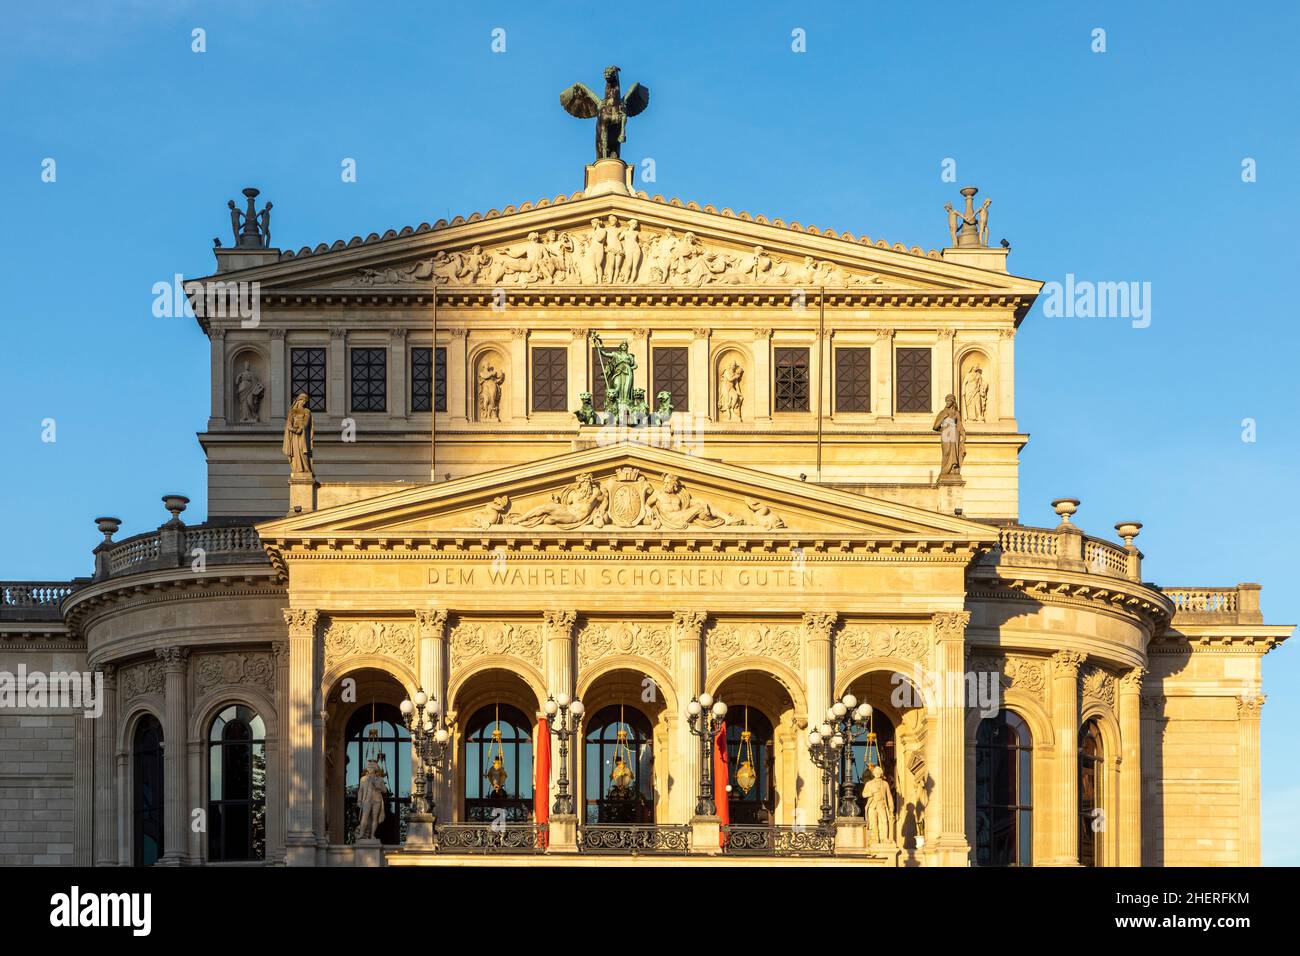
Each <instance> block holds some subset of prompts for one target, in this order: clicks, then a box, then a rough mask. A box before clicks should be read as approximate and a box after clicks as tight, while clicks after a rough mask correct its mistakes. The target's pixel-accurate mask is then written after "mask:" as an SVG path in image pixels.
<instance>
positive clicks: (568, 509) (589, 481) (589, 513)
mask: <svg viewBox="0 0 1300 956" xmlns="http://www.w3.org/2000/svg"><path fill="white" fill-rule="evenodd" d="M604 505H605V492H604V491H602V490H601V488H600V486H599V485H597V484H596V481H595V479H594V478H593V477H592V476H591V475H590V474H589V473H587V472H584V473H583V474H581V475H578V477H577V479H576V480H575V481H574V483H573V484H572V485H570V486H569V487H568V488H565V489H564V491H562V492H559V493H558V494H554V495H552V496H551V500H550V501H548V502H546V503H545V504H540V505H538V506H537V507H535V508H530V509H529V510H528V511H526V512H524V513H523V514H517V513H514V512H512V513H511V514H510V516H509V520H510V523H511V524H517V525H521V526H523V527H525V528H535V527H537V526H538V525H547V526H551V527H557V528H561V529H562V530H565V531H572V530H574V529H575V528H578V527H581V526H582V525H584V524H586V523H587V522H588V521H591V522H592V523H593V524H595V525H596V526H597V527H600V526H601V525H603V524H604V520H603V512H604Z"/></svg>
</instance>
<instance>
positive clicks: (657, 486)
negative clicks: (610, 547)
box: [470, 467, 785, 531]
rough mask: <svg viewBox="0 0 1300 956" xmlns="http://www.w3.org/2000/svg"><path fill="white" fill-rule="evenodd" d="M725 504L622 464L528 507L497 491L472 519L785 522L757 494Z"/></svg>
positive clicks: (670, 478) (673, 527)
mask: <svg viewBox="0 0 1300 956" xmlns="http://www.w3.org/2000/svg"><path fill="white" fill-rule="evenodd" d="M728 509H730V510H724V509H723V508H722V507H721V506H720V505H718V504H717V503H715V502H711V501H708V500H707V499H705V498H703V497H696V496H694V495H692V494H691V492H690V491H689V490H688V489H687V488H686V487H685V485H684V484H683V482H682V480H681V478H679V477H678V476H677V475H675V474H673V473H672V472H665V473H664V474H663V475H661V476H660V478H659V480H658V482H657V483H656V482H653V481H651V479H650V478H648V477H647V476H646V475H644V474H643V473H642V472H641V470H640V469H638V468H631V467H625V468H619V469H618V470H617V471H616V472H614V474H613V475H611V476H610V477H609V478H607V479H606V480H605V481H604V482H603V483H601V482H598V481H597V480H596V477H595V476H594V475H592V474H591V473H589V472H584V473H582V474H580V475H578V476H577V478H576V479H575V480H574V482H573V484H571V485H568V486H566V487H565V488H563V489H562V490H561V491H558V492H556V493H554V494H552V495H551V497H550V500H548V501H543V502H541V503H539V504H535V505H531V506H528V507H522V506H521V507H520V508H517V509H516V508H512V507H511V502H510V499H509V497H508V496H505V495H501V496H498V497H496V498H494V499H493V500H492V501H491V502H489V503H488V504H486V505H484V506H483V508H481V509H480V510H479V511H477V512H475V513H474V514H473V515H472V516H471V517H470V524H471V525H472V526H473V527H475V528H481V529H484V530H486V529H489V528H501V529H503V530H504V529H508V528H555V529H557V530H560V531H577V530H580V529H602V528H603V529H608V530H619V529H624V530H627V529H632V528H650V529H653V530H656V531H685V530H687V529H694V528H699V529H709V528H730V529H735V530H751V531H752V530H762V531H775V530H779V529H782V528H784V527H785V521H784V520H783V519H782V518H781V517H780V516H779V515H777V514H776V513H775V512H773V511H772V509H771V508H770V507H769V506H768V505H767V504H766V503H765V502H763V501H760V500H758V499H756V498H745V499H743V509H742V508H739V507H735V506H731V505H728Z"/></svg>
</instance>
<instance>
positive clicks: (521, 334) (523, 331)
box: [510, 326, 528, 339]
mask: <svg viewBox="0 0 1300 956" xmlns="http://www.w3.org/2000/svg"><path fill="white" fill-rule="evenodd" d="M510 337H511V338H512V339H526V338H528V329H527V328H524V327H522V326H516V327H515V328H513V329H511V330H510Z"/></svg>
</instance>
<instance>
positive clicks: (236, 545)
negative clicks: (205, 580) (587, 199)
mask: <svg viewBox="0 0 1300 956" xmlns="http://www.w3.org/2000/svg"><path fill="white" fill-rule="evenodd" d="M200 556H201V557H202V559H203V561H204V563H205V564H213V563H218V564H260V563H262V562H264V561H265V560H266V555H265V552H264V551H263V550H262V541H261V539H260V538H259V537H258V536H257V530H256V529H255V528H252V527H250V526H246V525H194V526H193V527H181V528H179V529H176V528H168V527H167V526H166V525H164V526H163V527H161V528H159V529H158V530H157V531H150V532H148V533H146V534H139V535H136V536H135V537H133V538H127V539H126V540H125V541H122V542H121V543H118V544H114V545H111V546H110V547H109V549H108V551H107V552H103V553H101V555H100V557H101V558H102V561H101V562H100V563H99V565H98V566H99V567H101V568H104V569H106V570H107V576H108V577H118V576H119V575H123V574H136V573H139V572H141V571H156V570H161V569H166V568H175V567H181V566H182V565H187V564H190V563H192V562H193V561H194V560H195V559H196V558H198V557H200Z"/></svg>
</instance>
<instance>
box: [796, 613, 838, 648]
mask: <svg viewBox="0 0 1300 956" xmlns="http://www.w3.org/2000/svg"><path fill="white" fill-rule="evenodd" d="M838 619H839V614H838V612H836V611H807V612H805V613H804V616H803V626H804V629H805V630H806V631H807V632H808V636H809V637H811V638H813V639H814V640H818V641H829V640H830V639H831V629H832V628H834V627H835V622H836V620H838Z"/></svg>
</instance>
